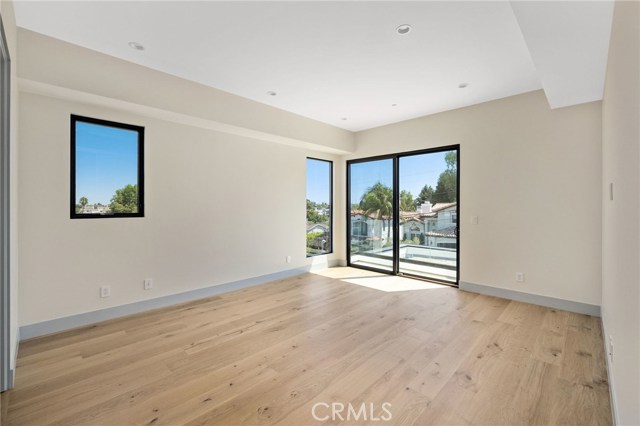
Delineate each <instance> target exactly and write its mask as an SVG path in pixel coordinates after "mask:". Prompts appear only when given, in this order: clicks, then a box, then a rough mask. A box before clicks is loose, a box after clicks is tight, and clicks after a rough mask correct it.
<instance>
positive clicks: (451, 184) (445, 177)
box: [433, 169, 458, 203]
mask: <svg viewBox="0 0 640 426" xmlns="http://www.w3.org/2000/svg"><path fill="white" fill-rule="evenodd" d="M457 194H458V173H457V171H456V170H450V169H447V170H445V171H444V172H442V173H440V177H439V178H438V185H437V186H436V192H435V194H434V195H433V202H434V203H451V202H454V201H457Z"/></svg>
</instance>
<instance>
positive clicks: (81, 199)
mask: <svg viewBox="0 0 640 426" xmlns="http://www.w3.org/2000/svg"><path fill="white" fill-rule="evenodd" d="M139 137H140V134H139V132H137V131H134V130H129V129H124V128H119V127H111V126H106V125H99V124H94V123H90V122H84V121H76V122H75V177H76V179H75V213H76V214H77V215H83V214H88V215H89V214H90V215H96V214H100V215H114V214H136V213H139V211H138V210H139V205H140V202H139V195H138V145H139Z"/></svg>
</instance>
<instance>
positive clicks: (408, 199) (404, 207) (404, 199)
mask: <svg viewBox="0 0 640 426" xmlns="http://www.w3.org/2000/svg"><path fill="white" fill-rule="evenodd" d="M414 210H415V201H414V200H413V195H411V193H410V192H409V191H404V190H403V191H400V211H402V212H412V211H414Z"/></svg>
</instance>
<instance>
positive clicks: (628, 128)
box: [602, 1, 640, 425]
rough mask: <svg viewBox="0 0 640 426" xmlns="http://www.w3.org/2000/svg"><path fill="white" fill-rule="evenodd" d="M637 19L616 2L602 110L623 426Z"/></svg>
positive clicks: (639, 146) (639, 306)
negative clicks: (610, 189) (611, 188)
mask: <svg viewBox="0 0 640 426" xmlns="http://www.w3.org/2000/svg"><path fill="white" fill-rule="evenodd" d="M639 14H640V10H639V7H638V3H637V2H626V1H619V2H616V5H615V12H614V20H613V28H612V33H611V44H610V49H609V62H608V67H607V80H606V84H605V92H604V100H603V103H602V118H603V129H602V130H603V140H602V143H603V161H602V165H603V166H602V167H603V200H602V211H603V233H602V235H603V279H602V319H603V323H604V327H605V332H606V334H607V336H605V338H607V339H608V336H611V337H612V338H613V342H614V358H613V362H612V363H610V372H611V373H612V374H611V377H610V378H609V380H610V382H611V384H612V389H613V391H614V394H615V397H616V401H615V403H616V405H617V415H618V422H619V424H621V425H638V424H640V270H639V269H638V268H640V226H639V225H640V224H639V221H640V105H639V104H640V100H639V99H640V65H639V64H640V30H639V25H638V22H639V20H640V19H639ZM612 182H613V184H614V199H613V201H611V200H610V198H609V184H610V183H612Z"/></svg>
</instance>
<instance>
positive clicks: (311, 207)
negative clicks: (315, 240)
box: [307, 200, 329, 223]
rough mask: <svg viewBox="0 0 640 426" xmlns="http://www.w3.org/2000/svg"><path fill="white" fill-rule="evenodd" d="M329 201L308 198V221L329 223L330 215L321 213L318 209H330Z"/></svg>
mask: <svg viewBox="0 0 640 426" xmlns="http://www.w3.org/2000/svg"><path fill="white" fill-rule="evenodd" d="M328 208H329V205H328V204H327V203H315V202H313V201H311V200H307V222H311V223H329V215H326V214H321V213H319V212H318V210H325V209H328Z"/></svg>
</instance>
